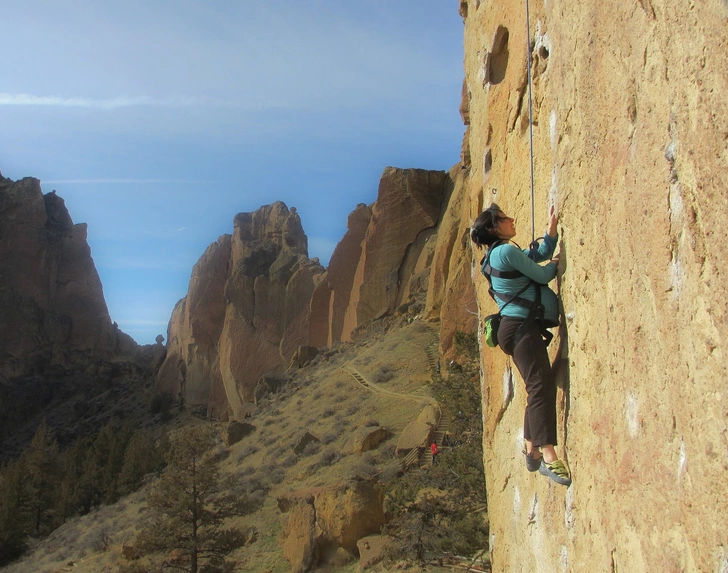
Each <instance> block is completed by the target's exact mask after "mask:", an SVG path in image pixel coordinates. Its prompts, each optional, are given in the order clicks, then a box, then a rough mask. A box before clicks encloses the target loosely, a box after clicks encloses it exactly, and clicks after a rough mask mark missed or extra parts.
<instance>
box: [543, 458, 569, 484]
mask: <svg viewBox="0 0 728 573" xmlns="http://www.w3.org/2000/svg"><path fill="white" fill-rule="evenodd" d="M538 473H540V474H541V475H544V476H546V477H547V478H549V479H551V480H553V481H555V482H556V483H558V484H561V485H571V476H570V475H569V470H568V469H567V467H566V465H565V464H564V462H562V461H561V460H556V461H553V462H551V463H550V464H547V463H546V462H545V461H543V459H542V460H541V466H540V467H539V468H538Z"/></svg>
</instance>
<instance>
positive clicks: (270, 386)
mask: <svg viewBox="0 0 728 573" xmlns="http://www.w3.org/2000/svg"><path fill="white" fill-rule="evenodd" d="M290 381H291V379H290V378H289V377H288V376H287V375H285V374H282V373H279V372H268V373H267V374H263V376H261V377H260V378H259V379H258V384H257V385H256V387H255V393H254V398H255V403H256V404H258V402H259V401H260V400H262V399H263V398H265V397H266V396H268V395H269V394H277V393H278V392H280V391H281V390H282V389H283V388H284V387H285V386H286V385H287V384H288V383H289V382H290Z"/></svg>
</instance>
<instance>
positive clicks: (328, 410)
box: [321, 408, 336, 418]
mask: <svg viewBox="0 0 728 573" xmlns="http://www.w3.org/2000/svg"><path fill="white" fill-rule="evenodd" d="M334 414H336V411H335V410H334V409H333V408H326V409H325V410H324V411H323V413H322V414H321V417H322V418H330V417H331V416H333V415H334Z"/></svg>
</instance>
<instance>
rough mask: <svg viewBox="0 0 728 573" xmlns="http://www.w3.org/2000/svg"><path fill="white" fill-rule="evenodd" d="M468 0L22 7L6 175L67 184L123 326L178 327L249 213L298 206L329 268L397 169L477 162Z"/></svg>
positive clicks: (134, 331)
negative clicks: (463, 3)
mask: <svg viewBox="0 0 728 573" xmlns="http://www.w3.org/2000/svg"><path fill="white" fill-rule="evenodd" d="M457 10H458V6H457V2H454V1H450V0H401V1H399V2H392V1H391V0H366V1H363V2H355V1H353V0H349V1H344V2H334V1H331V0H328V1H325V2H324V1H323V0H320V1H305V0H298V1H294V0H267V1H261V0H254V1H253V0H250V1H249V0H238V1H222V0H220V1H214V0H211V1H207V2H202V1H200V0H197V1H186V0H174V1H172V0H144V1H137V0H123V1H121V0H113V1H112V0H109V1H106V2H95V1H93V2H92V1H73V0H71V1H65V2H58V1H57V0H54V1H47V2H42V1H36V0H21V1H18V0H5V1H4V2H3V15H2V22H3V44H4V46H5V49H4V50H3V55H2V56H1V57H0V77H2V78H3V82H2V84H0V126H2V128H1V129H0V171H1V172H2V174H3V175H4V176H5V177H10V178H12V179H20V178H22V177H26V176H31V177H37V178H38V179H40V180H41V182H42V186H43V191H44V192H45V193H47V192H50V191H52V190H53V189H55V190H57V192H58V194H59V195H60V196H61V197H63V198H64V199H65V201H66V205H67V207H68V209H69V211H70V213H71V217H72V218H73V220H74V222H75V223H80V222H86V223H88V226H89V227H88V240H89V244H90V246H91V252H92V256H93V258H94V261H95V263H96V268H97V269H98V272H99V275H100V276H101V281H102V283H103V286H104V294H105V297H106V302H107V304H108V306H109V312H110V313H111V316H112V318H113V320H115V321H117V322H118V323H119V326H120V327H121V329H122V330H124V331H125V332H127V333H129V334H130V335H131V336H133V337H134V338H135V339H136V340H137V341H138V342H139V343H142V344H146V343H151V342H153V341H154V338H155V337H156V335H157V334H164V335H165V336H166V329H167V322H168V320H169V317H170V314H171V312H172V309H173V307H174V305H175V303H176V302H177V301H178V300H179V299H180V298H182V297H183V296H184V295H185V294H186V292H187V286H188V281H189V277H190V273H191V270H192V266H193V265H194V263H195V262H196V261H197V259H198V258H199V257H200V256H201V255H202V253H203V252H204V250H205V248H206V247H207V245H209V244H210V243H211V242H213V241H215V240H216V239H217V238H218V237H219V236H220V235H222V234H225V233H230V232H232V220H233V217H234V216H235V214H236V213H239V212H243V211H253V210H255V209H257V208H259V207H260V206H261V205H266V204H270V203H272V202H274V201H277V200H280V201H284V202H285V203H286V204H287V205H288V206H289V207H296V208H297V209H298V211H299V213H300V216H301V219H302V222H303V227H304V230H305V232H306V234H307V235H308V238H309V255H310V256H311V257H319V258H320V259H321V261H322V263H323V264H325V265H326V264H328V260H329V257H330V256H331V252H332V251H333V248H334V246H335V245H336V243H337V242H338V241H339V240H340V239H341V237H342V236H343V234H344V233H345V231H346V218H347V215H348V214H349V213H350V212H351V211H352V210H353V209H354V208H355V206H356V205H357V204H358V203H371V202H372V201H374V199H375V198H376V193H377V187H378V183H379V176H380V175H381V173H382V171H383V169H384V168H385V167H386V166H388V165H393V166H396V167H419V168H425V169H449V168H450V167H452V166H453V165H454V164H455V163H456V162H457V161H458V159H459V153H460V143H461V140H462V135H463V132H464V127H463V125H462V122H461V120H460V115H459V113H458V107H459V104H460V88H461V84H462V77H463V68H462V60H463V48H462V31H463V24H462V20H461V18H460V16H459V15H458V11H457Z"/></svg>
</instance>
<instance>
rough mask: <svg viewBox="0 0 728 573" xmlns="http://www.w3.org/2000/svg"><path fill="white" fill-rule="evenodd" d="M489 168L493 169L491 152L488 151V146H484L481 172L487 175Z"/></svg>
mask: <svg viewBox="0 0 728 573" xmlns="http://www.w3.org/2000/svg"><path fill="white" fill-rule="evenodd" d="M491 169H493V154H492V153H491V152H490V147H486V148H485V157H483V174H484V175H486V176H487V175H488V174H489V173H490V170H491Z"/></svg>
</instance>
